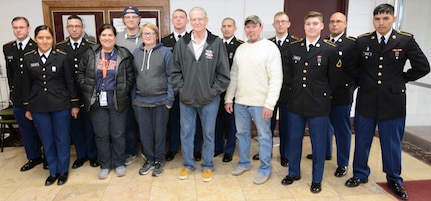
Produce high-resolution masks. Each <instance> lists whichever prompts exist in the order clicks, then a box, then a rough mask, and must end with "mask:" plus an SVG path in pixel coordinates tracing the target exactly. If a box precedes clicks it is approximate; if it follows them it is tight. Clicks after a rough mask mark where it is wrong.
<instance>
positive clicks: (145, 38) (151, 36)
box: [141, 26, 157, 47]
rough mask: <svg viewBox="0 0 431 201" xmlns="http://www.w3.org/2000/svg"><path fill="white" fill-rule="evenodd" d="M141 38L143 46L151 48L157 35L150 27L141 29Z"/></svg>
mask: <svg viewBox="0 0 431 201" xmlns="http://www.w3.org/2000/svg"><path fill="white" fill-rule="evenodd" d="M141 38H142V42H143V43H144V44H145V46H150V47H153V46H154V45H156V43H157V33H156V32H155V31H154V30H153V29H151V28H150V27H145V26H144V27H142V29H141Z"/></svg>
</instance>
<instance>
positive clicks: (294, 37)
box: [290, 35, 301, 40]
mask: <svg viewBox="0 0 431 201" xmlns="http://www.w3.org/2000/svg"><path fill="white" fill-rule="evenodd" d="M290 37H292V38H293V39H295V40H301V38H298V37H296V36H293V35H290Z"/></svg>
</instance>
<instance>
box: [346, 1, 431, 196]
mask: <svg viewBox="0 0 431 201" xmlns="http://www.w3.org/2000/svg"><path fill="white" fill-rule="evenodd" d="M373 15H374V17H373V24H374V28H375V31H374V32H370V33H366V34H363V35H361V36H359V37H358V39H357V41H356V44H355V51H357V52H356V56H357V59H356V60H354V62H355V64H356V65H346V71H347V72H348V73H350V74H352V75H353V77H354V78H355V79H356V81H357V83H358V85H359V89H358V95H357V99H356V114H355V123H354V125H355V126H354V127H355V153H354V158H353V177H352V178H350V179H348V180H347V181H346V183H345V185H346V186H347V187H356V186H358V185H360V184H361V183H366V182H368V176H369V175H370V168H369V166H368V157H369V154H370V147H371V143H372V140H373V137H374V134H375V130H376V126H378V132H379V138H380V147H381V150H382V159H383V172H385V173H386V180H387V181H388V183H387V185H388V187H389V188H390V189H392V190H393V191H394V193H395V194H396V195H397V196H398V197H399V198H400V199H408V195H407V192H406V190H405V189H404V187H403V179H402V177H401V176H400V174H401V141H402V139H403V136H404V129H405V120H406V84H405V83H407V82H409V81H414V80H417V79H419V78H421V77H423V76H425V75H426V74H427V73H429V71H430V65H429V62H428V60H427V58H426V56H425V55H424V53H423V52H422V50H421V49H420V48H419V45H418V44H417V43H416V41H415V39H414V38H413V35H411V34H409V33H406V32H402V31H398V30H394V29H392V24H393V23H394V22H395V21H396V17H395V16H394V7H393V6H392V5H390V4H380V5H378V6H377V7H376V8H375V9H374V12H373ZM407 59H408V60H410V64H411V68H410V69H408V70H407V71H404V65H405V63H406V60H407ZM347 67H348V68H347Z"/></svg>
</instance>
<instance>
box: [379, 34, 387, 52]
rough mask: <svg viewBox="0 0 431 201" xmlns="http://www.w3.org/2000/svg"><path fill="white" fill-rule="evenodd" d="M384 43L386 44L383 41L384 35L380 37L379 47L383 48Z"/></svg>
mask: <svg viewBox="0 0 431 201" xmlns="http://www.w3.org/2000/svg"><path fill="white" fill-rule="evenodd" d="M385 45H386V43H385V37H384V36H382V37H381V38H380V49H382V50H383V49H384V48H385Z"/></svg>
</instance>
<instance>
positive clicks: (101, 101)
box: [99, 50, 108, 107]
mask: <svg viewBox="0 0 431 201" xmlns="http://www.w3.org/2000/svg"><path fill="white" fill-rule="evenodd" d="M102 66H103V71H102V89H101V90H100V94H99V104H100V106H102V107H103V106H108V96H107V95H106V91H105V80H106V71H107V70H108V61H106V59H105V51H103V50H102Z"/></svg>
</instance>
